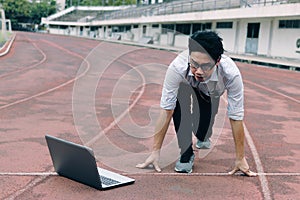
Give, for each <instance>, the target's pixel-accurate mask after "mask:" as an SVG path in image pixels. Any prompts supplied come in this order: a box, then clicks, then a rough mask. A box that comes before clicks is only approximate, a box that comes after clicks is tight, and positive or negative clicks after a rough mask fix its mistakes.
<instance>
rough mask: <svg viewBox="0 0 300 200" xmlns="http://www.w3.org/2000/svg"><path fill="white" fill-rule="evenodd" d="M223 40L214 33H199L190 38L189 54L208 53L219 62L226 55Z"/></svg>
mask: <svg viewBox="0 0 300 200" xmlns="http://www.w3.org/2000/svg"><path fill="white" fill-rule="evenodd" d="M222 40H223V39H222V38H220V37H219V36H218V34H217V33H216V32H213V31H197V32H195V33H193V35H192V36H191V37H190V38H189V52H190V54H191V52H193V51H198V52H203V53H208V54H209V55H210V57H211V58H212V59H213V60H214V61H215V62H217V61H218V60H219V59H220V57H221V55H222V54H223V53H224V49H223V44H222Z"/></svg>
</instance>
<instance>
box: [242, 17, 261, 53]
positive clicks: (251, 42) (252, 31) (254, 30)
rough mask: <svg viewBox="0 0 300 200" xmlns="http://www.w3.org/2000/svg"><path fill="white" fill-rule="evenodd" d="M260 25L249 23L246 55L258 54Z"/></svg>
mask: <svg viewBox="0 0 300 200" xmlns="http://www.w3.org/2000/svg"><path fill="white" fill-rule="evenodd" d="M259 28H260V23H248V27H247V39H246V49H245V52H246V53H251V54H257V50H258V37H259Z"/></svg>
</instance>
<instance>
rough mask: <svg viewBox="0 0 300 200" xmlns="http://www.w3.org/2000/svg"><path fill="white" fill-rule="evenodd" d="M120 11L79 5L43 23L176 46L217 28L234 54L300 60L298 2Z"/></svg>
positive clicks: (65, 30)
mask: <svg viewBox="0 0 300 200" xmlns="http://www.w3.org/2000/svg"><path fill="white" fill-rule="evenodd" d="M291 2H292V3H291ZM293 2H296V3H293ZM115 9H117V10H118V11H114V12H113V9H112V8H111V10H109V9H108V8H106V7H77V8H75V7H73V8H70V9H69V10H65V11H62V12H60V13H58V14H56V15H53V16H49V17H48V18H45V19H43V20H42V23H43V24H46V25H48V27H49V32H50V33H53V34H67V35H74V36H84V37H92V38H98V39H109V38H110V39H113V38H114V39H118V40H125V41H132V42H143V43H155V44H158V45H167V46H173V47H187V41H188V37H189V35H190V34H192V33H193V32H194V31H196V30H214V31H216V32H218V33H219V34H220V36H221V37H222V38H223V39H224V41H223V42H224V47H225V50H226V51H228V52H230V53H233V54H252V55H259V56H265V57H273V58H274V57H279V58H282V57H283V58H292V59H300V53H299V52H300V45H299V43H300V42H299V41H300V40H299V39H300V1H297V0H296V1H295V0H294V1H286V0H285V1H283V0H281V1H275V0H251V1H249V0H248V1H246V0H244V1H240V0H223V1H217V0H203V1H195V0H189V1H174V2H170V3H160V4H154V5H149V6H141V7H127V8H125V7H118V8H115Z"/></svg>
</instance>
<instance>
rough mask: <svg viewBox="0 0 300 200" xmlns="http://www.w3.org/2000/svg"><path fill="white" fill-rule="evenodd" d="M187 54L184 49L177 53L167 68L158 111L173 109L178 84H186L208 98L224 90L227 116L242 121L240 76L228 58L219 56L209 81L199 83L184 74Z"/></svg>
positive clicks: (242, 102) (241, 84) (186, 67)
mask: <svg viewBox="0 0 300 200" xmlns="http://www.w3.org/2000/svg"><path fill="white" fill-rule="evenodd" d="M188 52H189V51H188V50H185V51H184V52H182V53H180V54H179V55H178V56H177V57H176V58H175V59H174V60H173V62H172V63H171V64H170V65H169V67H168V70H167V72H166V76H165V80H164V84H163V90H162V96H161V102H160V106H161V108H163V109H166V110H173V109H175V106H176V100H177V93H178V89H179V84H180V83H181V82H187V83H189V84H190V85H191V86H192V87H195V88H198V90H201V91H202V92H203V93H204V94H206V95H209V96H211V97H213V96H221V95H222V94H223V93H224V91H225V90H227V101H228V105H227V115H228V117H229V118H231V119H234V120H243V118H244V87H243V81H242V76H241V73H240V71H239V69H238V67H237V66H236V64H235V63H234V61H233V60H232V59H231V58H229V57H228V56H226V55H222V56H221V60H220V63H219V65H218V66H217V67H215V69H214V71H213V73H212V75H211V76H210V77H209V79H208V80H206V81H205V82H199V81H197V80H195V78H194V77H193V76H194V75H193V74H192V72H191V71H188V72H187V70H188V62H189V54H188ZM186 75H187V76H186Z"/></svg>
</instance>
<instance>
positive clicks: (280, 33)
mask: <svg viewBox="0 0 300 200" xmlns="http://www.w3.org/2000/svg"><path fill="white" fill-rule="evenodd" d="M274 24H275V26H274V33H273V40H272V49H271V54H272V56H273V57H274V56H275V57H287V58H298V59H300V54H299V53H296V41H297V39H298V38H300V29H279V28H278V25H279V20H276V22H275V23H274Z"/></svg>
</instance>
